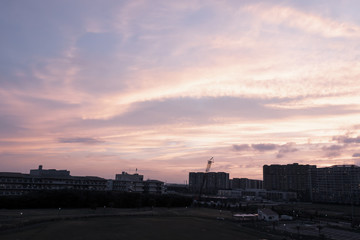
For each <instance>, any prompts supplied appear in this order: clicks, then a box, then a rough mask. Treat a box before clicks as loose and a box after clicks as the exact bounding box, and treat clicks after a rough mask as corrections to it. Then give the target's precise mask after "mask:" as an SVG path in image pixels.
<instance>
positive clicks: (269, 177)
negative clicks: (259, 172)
mask: <svg viewBox="0 0 360 240" xmlns="http://www.w3.org/2000/svg"><path fill="white" fill-rule="evenodd" d="M314 169H316V166H315V165H299V164H298V163H294V164H287V165H270V166H269V165H264V167H263V177H264V189H266V190H268V191H271V190H277V191H289V192H296V193H297V197H298V199H299V200H304V201H310V200H311V199H312V191H313V181H314V180H315V179H314V177H315V176H314V175H313V173H314Z"/></svg>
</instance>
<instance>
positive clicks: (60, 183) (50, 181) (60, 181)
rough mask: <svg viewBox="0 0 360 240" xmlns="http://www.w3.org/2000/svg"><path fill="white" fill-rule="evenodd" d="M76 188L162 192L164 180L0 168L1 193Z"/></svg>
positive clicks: (51, 170)
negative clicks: (106, 177) (16, 170)
mask: <svg viewBox="0 0 360 240" xmlns="http://www.w3.org/2000/svg"><path fill="white" fill-rule="evenodd" d="M60 189H73V190H81V191H123V192H137V193H143V192H144V191H145V192H147V193H157V194H158V193H159V194H160V193H163V192H164V183H163V182H161V181H157V180H148V181H143V176H142V175H139V174H128V173H126V172H123V173H122V174H116V177H115V180H107V179H104V178H100V177H93V176H86V177H78V176H71V175H70V171H67V170H55V169H43V168H42V166H41V165H40V166H39V168H38V169H32V170H30V174H24V173H12V172H0V196H1V195H22V194H25V193H28V192H31V191H39V190H60Z"/></svg>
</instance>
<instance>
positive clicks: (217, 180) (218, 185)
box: [189, 172, 230, 194]
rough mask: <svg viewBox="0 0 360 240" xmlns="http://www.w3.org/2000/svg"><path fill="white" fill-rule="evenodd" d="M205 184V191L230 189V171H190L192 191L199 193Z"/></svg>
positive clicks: (212, 192) (215, 191) (208, 192)
mask: <svg viewBox="0 0 360 240" xmlns="http://www.w3.org/2000/svg"><path fill="white" fill-rule="evenodd" d="M203 184H204V186H203V193H207V194H216V193H217V191H218V190H220V189H229V188H230V181H229V173H225V172H209V173H204V172H190V173H189V189H190V191H191V192H194V193H199V192H200V189H201V187H202V185H203Z"/></svg>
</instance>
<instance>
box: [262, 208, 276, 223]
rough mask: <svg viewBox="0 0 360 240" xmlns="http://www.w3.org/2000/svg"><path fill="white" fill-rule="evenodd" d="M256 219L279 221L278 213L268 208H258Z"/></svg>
mask: <svg viewBox="0 0 360 240" xmlns="http://www.w3.org/2000/svg"><path fill="white" fill-rule="evenodd" d="M258 219H259V220H264V221H266V222H276V221H279V214H277V213H276V212H274V211H273V210H271V209H269V208H262V209H258Z"/></svg>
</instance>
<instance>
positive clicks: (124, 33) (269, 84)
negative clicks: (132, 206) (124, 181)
mask: <svg viewBox="0 0 360 240" xmlns="http://www.w3.org/2000/svg"><path fill="white" fill-rule="evenodd" d="M359 9H360V1H357V0H353V1H350V0H349V1H335V0H334V1H330V0H319V1H313V0H312V1H310V0H309V1H279V0H276V1H275V0H274V1H254V0H247V1H246V0H244V1H240V0H234V1H215V0H214V1H210V0H206V1H205V0H204V1H167V0H166V1H165V0H163V1H156V0H151V1H150V0H149V1H137V0H129V1H115V0H114V1H110V0H106V1H87V0H84V1H80V0H79V1H78V0H75V1H74V0H68V1H65V0H56V1H48V0H29V1H20V0H3V1H1V2H0V31H1V37H0V98H1V101H0V171H1V172H5V171H10V172H23V173H27V172H29V170H30V169H34V168H37V167H38V165H40V164H42V165H43V166H44V169H49V168H55V169H67V170H70V171H71V174H72V175H75V176H77V175H78V176H86V175H92V176H100V177H104V178H109V179H111V178H114V176H115V174H116V173H121V172H122V171H127V172H129V173H134V172H135V169H138V172H139V173H140V174H143V175H144V178H145V179H147V178H150V179H158V180H162V181H166V182H170V183H184V181H185V180H187V179H188V173H189V172H191V171H204V170H205V167H206V163H207V160H208V159H210V158H211V157H214V159H215V163H214V164H213V166H212V171H216V172H218V171H225V172H228V173H230V178H234V177H247V178H253V179H262V166H263V165H264V164H290V163H294V162H297V163H299V164H316V165H317V166H320V167H323V166H330V165H335V164H360V94H359V92H360V14H359Z"/></svg>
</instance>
